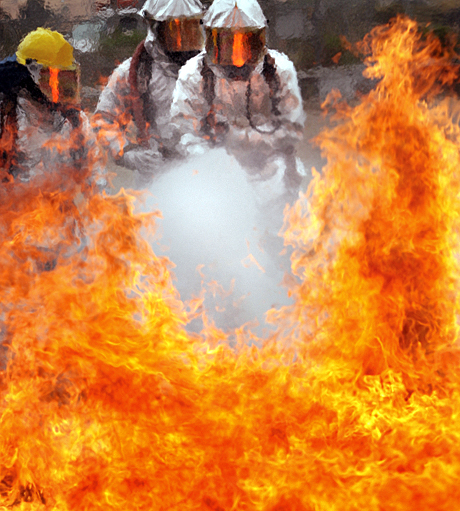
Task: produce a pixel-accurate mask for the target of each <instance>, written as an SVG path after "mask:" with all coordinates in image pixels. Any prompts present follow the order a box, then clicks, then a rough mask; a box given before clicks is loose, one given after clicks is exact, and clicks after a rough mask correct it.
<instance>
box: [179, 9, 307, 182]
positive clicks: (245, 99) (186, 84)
mask: <svg viewBox="0 0 460 511" xmlns="http://www.w3.org/2000/svg"><path fill="white" fill-rule="evenodd" d="M204 25H205V27H206V51H203V52H202V53H200V54H199V55H198V56H196V57H194V58H193V59H191V60H189V61H188V62H187V64H186V65H184V67H183V68H182V69H181V71H180V73H179V78H178V80H177V83H176V88H175V91H174V97H173V104H172V108H171V116H172V119H173V123H174V125H175V127H176V129H177V130H178V132H179V137H180V146H179V147H180V148H181V150H182V151H183V152H184V153H185V154H193V153H200V152H201V153H202V152H205V150H206V148H207V147H209V145H216V144H217V145H221V144H222V145H224V146H225V147H226V149H227V151H228V152H229V153H230V154H232V155H233V156H235V158H236V159H237V160H238V161H239V162H240V164H241V165H242V166H243V167H244V168H245V170H246V171H247V172H248V174H250V175H251V176H252V177H253V179H255V180H266V179H275V181H276V179H277V178H276V177H275V176H278V177H279V175H280V173H283V174H284V176H282V179H281V180H279V181H284V183H281V182H280V183H279V186H285V187H286V188H287V189H295V188H297V186H298V184H299V182H300V176H299V173H298V164H299V160H298V159H296V156H295V146H296V144H297V142H298V141H299V140H300V139H301V137H302V131H303V125H304V120H305V114H304V111H303V105H302V99H301V95H300V89H299V85H298V80H297V74H296V71H295V68H294V65H293V63H292V62H291V61H290V60H289V59H288V57H286V55H284V54H282V53H280V52H278V51H275V50H271V49H268V48H267V47H266V46H265V44H263V46H261V48H260V51H259V53H258V54H257V55H256V56H255V57H254V53H255V52H254V51H252V55H253V57H252V59H253V60H252V62H250V63H249V64H247V63H245V64H243V65H241V64H242V62H243V60H241V62H240V61H238V60H236V59H235V56H234V55H233V56H232V55H228V56H225V55H222V56H219V51H221V48H223V50H222V51H227V53H228V51H229V49H230V51H231V49H232V47H233V52H234V53H235V48H236V43H235V40H234V39H233V40H232V39H231V37H233V34H234V32H238V31H241V33H242V34H243V36H242V37H245V36H246V34H248V33H249V34H250V35H251V34H252V33H254V34H259V36H258V37H262V41H263V42H264V30H265V27H266V20H265V18H264V16H263V13H262V11H261V9H260V7H259V6H258V4H257V3H256V2H255V1H254V0H238V1H235V0H215V1H214V3H213V5H212V6H211V8H210V10H209V11H208V13H207V14H206V16H205V18H204ZM225 31H227V32H225ZM221 33H222V34H223V36H222V37H221V42H220V47H219V39H218V38H219V37H220V34H221ZM224 37H227V40H225V39H224ZM228 38H230V42H229V39H228ZM215 41H217V45H216V44H215ZM232 41H233V42H232ZM232 45H233V46H232ZM247 53H249V55H251V47H249V49H248V52H247ZM239 55H240V56H241V55H243V56H244V49H243V50H241V49H240V51H239ZM232 59H233V60H232Z"/></svg>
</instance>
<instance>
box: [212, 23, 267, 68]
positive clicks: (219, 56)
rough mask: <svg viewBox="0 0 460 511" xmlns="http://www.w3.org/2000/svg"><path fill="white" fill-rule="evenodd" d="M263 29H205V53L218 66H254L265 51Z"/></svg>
mask: <svg viewBox="0 0 460 511" xmlns="http://www.w3.org/2000/svg"><path fill="white" fill-rule="evenodd" d="M265 43H266V39H265V28H262V29H237V30H235V29H231V28H209V27H207V28H206V52H207V54H208V56H209V58H210V59H211V62H212V63H213V64H218V65H220V66H235V67H238V68H240V67H243V66H251V67H253V66H255V65H256V64H257V62H258V61H259V59H260V57H261V56H262V55H263V53H264V49H265Z"/></svg>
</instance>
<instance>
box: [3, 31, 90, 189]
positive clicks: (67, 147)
mask: <svg viewBox="0 0 460 511" xmlns="http://www.w3.org/2000/svg"><path fill="white" fill-rule="evenodd" d="M79 86H80V80H79V67H78V64H77V63H76V62H75V61H74V57H73V48H72V46H71V45H70V44H69V43H68V42H67V41H66V40H65V39H64V37H63V36H62V34H60V33H59V32H55V31H53V30H49V29H45V28H38V29H36V30H34V31H32V32H30V33H29V34H27V35H26V36H25V37H24V38H23V40H22V41H21V43H20V44H19V46H18V49H17V51H16V53H15V55H13V56H11V57H8V58H6V59H4V60H3V61H1V62H0V128H1V129H0V169H1V170H2V174H3V176H2V180H10V179H12V178H14V179H19V180H21V181H28V180H30V179H31V178H33V177H35V176H41V175H45V174H46V173H49V172H52V171H53V172H54V171H55V172H58V173H62V172H65V169H66V168H72V169H75V168H76V167H77V168H80V169H83V167H84V166H85V161H86V157H87V152H88V150H89V148H90V147H94V145H95V143H94V142H95V139H94V135H93V133H92V130H91V127H90V125H89V121H88V118H87V117H86V115H85V114H84V112H82V111H81V109H80V107H79V101H80V99H79ZM90 140H92V141H93V144H91V142H90Z"/></svg>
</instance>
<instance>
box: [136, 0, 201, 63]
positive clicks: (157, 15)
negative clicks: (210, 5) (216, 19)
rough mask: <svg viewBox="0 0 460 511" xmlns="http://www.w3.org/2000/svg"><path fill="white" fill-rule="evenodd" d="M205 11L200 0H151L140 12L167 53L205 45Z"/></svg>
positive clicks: (199, 47)
mask: <svg viewBox="0 0 460 511" xmlns="http://www.w3.org/2000/svg"><path fill="white" fill-rule="evenodd" d="M203 10H204V8H203V5H202V4H201V2H200V1H199V0H147V1H146V2H145V4H144V6H143V8H142V9H141V10H140V12H139V14H140V15H141V16H142V17H143V18H144V19H146V20H147V21H148V22H149V24H150V28H151V29H152V30H153V29H155V30H156V35H157V37H158V39H159V40H160V42H161V44H162V45H163V47H164V48H165V50H166V51H167V52H169V53H175V52H198V51H201V50H202V48H203V45H204V36H203V30H202V27H201V17H202V14H203Z"/></svg>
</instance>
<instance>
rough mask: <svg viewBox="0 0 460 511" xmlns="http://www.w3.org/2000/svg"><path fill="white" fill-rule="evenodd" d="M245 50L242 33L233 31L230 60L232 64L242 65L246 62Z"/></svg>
mask: <svg viewBox="0 0 460 511" xmlns="http://www.w3.org/2000/svg"><path fill="white" fill-rule="evenodd" d="M245 57H246V52H245V47H244V34H242V33H241V32H235V34H234V36H233V52H232V62H233V65H234V66H237V67H241V66H244V64H245V62H246V59H245Z"/></svg>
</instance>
